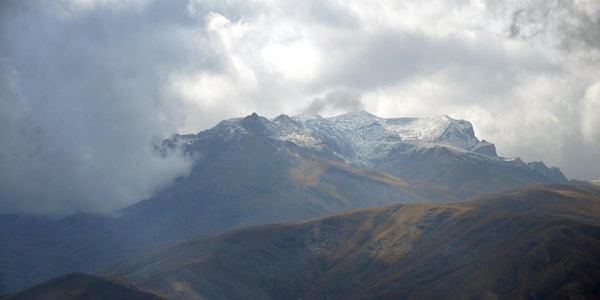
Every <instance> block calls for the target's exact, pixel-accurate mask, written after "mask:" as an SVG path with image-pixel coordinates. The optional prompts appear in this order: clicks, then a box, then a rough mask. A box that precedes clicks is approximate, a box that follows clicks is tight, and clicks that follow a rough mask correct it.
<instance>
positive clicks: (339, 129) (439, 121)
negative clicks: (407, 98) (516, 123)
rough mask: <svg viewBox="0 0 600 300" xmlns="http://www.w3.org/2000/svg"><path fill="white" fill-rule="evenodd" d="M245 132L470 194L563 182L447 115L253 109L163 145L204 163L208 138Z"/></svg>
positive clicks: (231, 139)
mask: <svg viewBox="0 0 600 300" xmlns="http://www.w3.org/2000/svg"><path fill="white" fill-rule="evenodd" d="M249 136H252V137H260V138H263V139H266V140H268V141H269V142H270V143H278V142H279V143H280V144H287V145H294V146H295V147H297V148H298V149H301V150H300V151H298V152H302V153H310V154H311V155H314V156H317V157H321V158H325V159H328V160H332V161H336V162H340V163H344V164H347V165H349V166H352V167H358V168H364V167H367V168H375V169H378V170H381V171H383V172H386V173H388V174H390V175H393V176H395V177H398V178H402V179H403V180H406V181H410V182H425V183H431V184H437V185H443V186H447V187H452V188H458V189H461V190H463V191H465V192H467V193H470V194H471V195H473V194H475V193H478V192H487V191H495V190H502V189H508V188H512V187H517V186H522V185H527V184H534V183H548V182H559V183H566V182H567V179H566V178H565V176H564V175H563V174H562V172H560V170H559V169H558V168H548V167H547V166H546V165H545V164H543V163H541V162H532V163H529V164H526V163H524V162H523V161H521V160H520V159H518V158H510V159H508V158H502V157H498V156H497V154H496V148H495V146H494V144H492V143H489V142H487V141H485V140H483V141H480V140H479V139H478V138H477V137H476V136H475V133H474V130H473V126H472V124H471V123H470V122H468V121H464V120H455V119H452V118H450V117H448V116H429V117H421V118H392V119H385V118H379V117H376V116H374V115H371V114H369V113H368V112H365V111H359V112H354V113H348V114H344V115H340V116H336V117H331V118H323V117H321V116H319V115H317V114H304V115H299V116H294V117H289V116H286V115H281V116H278V117H276V118H273V119H267V118H264V117H260V116H258V115H256V114H252V115H250V116H247V117H245V118H236V119H230V120H226V121H223V122H221V123H219V124H218V125H217V126H215V127H214V128H212V129H210V130H207V131H203V132H200V133H199V134H197V135H185V136H180V135H176V136H174V138H173V139H171V140H169V141H166V142H165V145H164V146H165V148H167V149H168V148H175V147H181V148H183V149H185V151H186V152H187V153H188V154H189V155H190V156H193V157H200V158H201V159H200V164H201V163H202V162H203V161H207V159H204V160H202V158H205V157H210V152H211V150H210V149H208V145H209V144H210V143H214V142H227V143H236V144H239V143H242V142H243V141H244V139H245V138H247V137H249ZM208 141H210V143H209V142H208ZM162 151H163V153H167V151H166V149H162ZM292 152H296V151H292Z"/></svg>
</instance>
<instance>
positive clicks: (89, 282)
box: [0, 273, 165, 300]
mask: <svg viewBox="0 0 600 300" xmlns="http://www.w3.org/2000/svg"><path fill="white" fill-rule="evenodd" d="M0 299H2V300H30V299H45V300H89V299H94V300H116V299H131V300H165V298H163V297H160V296H157V295H155V294H152V293H148V292H145V291H142V290H140V289H139V288H138V287H137V286H136V285H134V284H133V283H131V282H129V281H127V280H126V279H124V277H122V276H118V275H112V276H110V277H107V278H102V277H97V276H92V275H87V274H81V273H76V274H68V275H64V276H61V277H58V278H54V279H52V280H48V281H46V282H43V283H41V284H38V285H36V286H33V287H30V288H28V289H25V290H23V291H19V292H16V293H13V294H10V295H5V296H0Z"/></svg>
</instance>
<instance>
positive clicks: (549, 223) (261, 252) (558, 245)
mask: <svg viewBox="0 0 600 300" xmlns="http://www.w3.org/2000/svg"><path fill="white" fill-rule="evenodd" d="M564 188H565V189H567V188H568V187H564ZM561 189H562V187H561V186H553V187H547V188H546V189H545V190H542V192H541V193H538V196H535V195H534V194H535V193H537V191H536V190H532V191H530V193H532V195H531V197H533V198H530V199H538V198H539V197H545V195H546V194H545V192H546V191H547V190H552V191H556V190H561ZM596 192H597V191H595V190H586V189H579V188H576V189H575V191H572V193H575V194H561V195H562V196H561V197H558V198H550V199H549V200H548V201H549V204H548V206H547V207H549V209H548V210H546V209H545V208H544V207H541V208H540V209H539V210H537V211H528V210H527V209H523V210H521V211H519V213H515V212H512V211H510V209H506V208H505V207H502V205H501V204H496V205H492V206H489V205H487V206H486V205H482V204H481V203H485V202H471V203H465V204H458V205H455V204H452V205H444V204H404V205H400V204H397V205H391V206H385V207H380V208H371V209H365V210H360V211H353V212H347V213H342V214H337V215H333V216H330V217H324V218H321V219H315V220H311V221H305V222H300V223H288V224H277V225H267V226H261V227H254V228H249V229H243V230H239V231H234V232H230V233H227V234H223V235H220V236H217V237H214V238H211V239H207V240H191V241H188V242H184V243H181V244H178V245H176V246H173V247H170V248H167V249H163V250H160V251H156V252H154V253H151V254H149V255H147V256H145V257H143V258H141V259H139V260H137V261H135V262H133V263H132V264H131V265H129V266H127V267H126V268H125V269H124V270H121V271H123V272H125V273H126V274H127V276H129V277H130V278H131V279H132V280H134V281H136V282H138V283H139V284H140V285H141V286H144V287H146V288H149V289H152V290H154V291H156V292H159V293H161V294H165V295H168V296H170V297H172V298H173V299H193V298H194V297H197V299H441V298H444V297H446V298H447V299H486V298H487V299H519V298H522V299H548V298H549V299H565V298H568V297H575V296H581V297H583V298H582V299H588V298H589V299H593V298H594V297H596V298H597V297H598V296H600V256H598V253H599V251H600V227H598V226H595V225H591V224H585V223H582V222H579V221H576V220H574V219H571V218H568V217H564V216H561V215H565V216H567V215H571V213H570V212H569V213H563V212H564V211H567V210H564V209H557V207H559V208H560V206H557V205H551V203H550V202H552V203H557V204H558V203H568V202H569V199H573V198H577V199H579V198H586V199H588V200H590V201H594V202H595V203H596V204H597V205H600V198H599V197H598V196H596V195H595V193H596ZM496 196H497V197H498V198H497V199H496V200H495V201H496V203H498V202H500V201H501V199H500V196H499V195H496ZM507 201H508V202H507V203H510V202H511V200H507ZM522 201H530V200H527V199H524V200H522ZM572 205H573V206H578V205H580V204H579V202H577V201H573V202H572ZM577 210H578V208H576V207H572V208H570V211H577ZM540 211H541V212H543V214H539V212H540ZM530 212H533V213H538V214H539V215H540V216H541V215H544V217H540V216H535V215H533V214H530ZM576 218H578V217H576Z"/></svg>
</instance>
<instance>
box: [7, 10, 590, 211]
mask: <svg viewBox="0 0 600 300" xmlns="http://www.w3.org/2000/svg"><path fill="white" fill-rule="evenodd" d="M0 5H1V7H0V54H1V55H2V59H1V63H2V74H1V76H2V83H1V85H0V96H1V97H2V98H0V108H2V112H0V116H1V117H0V122H2V124H3V125H6V124H10V126H3V127H2V128H1V129H0V130H2V131H1V132H2V136H1V137H0V139H2V140H1V141H2V144H1V145H0V153H1V154H2V155H1V156H0V163H2V164H3V165H2V168H1V169H0V176H2V177H1V178H2V182H1V183H0V185H2V186H1V187H2V189H1V191H2V195H0V197H1V198H2V200H1V201H2V202H3V207H6V209H5V210H6V211H9V210H13V211H14V210H20V211H38V212H55V213H60V212H67V211H74V210H86V211H102V210H104V211H106V210H111V209H114V208H118V207H122V206H125V205H128V204H131V203H134V202H135V201H138V200H141V199H143V198H144V197H148V196H149V195H152V192H153V191H155V190H156V189H158V188H160V187H161V186H164V185H166V184H168V183H169V182H171V181H172V180H173V179H174V178H176V177H177V176H181V175H185V174H186V172H187V170H188V168H189V162H186V160H185V158H183V157H180V156H177V155H175V156H173V157H171V158H169V160H161V159H158V158H157V157H155V156H154V154H153V153H152V151H151V149H152V144H153V143H156V142H157V141H160V140H161V139H162V138H165V137H168V136H169V135H170V134H172V133H174V132H180V133H189V132H192V133H195V132H198V131H200V130H202V129H206V128H209V127H211V126H214V125H215V124H216V123H218V122H219V121H220V120H222V119H225V118H231V117H239V116H244V115H247V114H249V113H251V112H253V111H256V112H258V113H259V114H261V115H265V116H267V117H274V116H277V115H279V114H282V113H285V114H289V115H294V114H299V113H302V112H305V111H313V112H319V113H323V114H335V113H341V112H345V111H351V110H358V109H362V108H365V109H367V110H368V111H370V112H373V113H375V114H377V115H380V116H382V117H407V116H422V115H432V114H447V115H450V116H453V117H456V118H465V119H468V120H471V121H472V122H473V124H474V126H475V131H476V133H477V135H478V136H479V137H480V138H485V139H487V140H490V141H492V142H495V143H496V144H497V148H498V152H499V154H500V155H505V156H521V157H523V159H524V160H544V161H545V162H546V163H547V164H549V165H554V166H559V167H561V169H563V171H565V173H566V175H567V176H569V177H576V178H592V177H599V176H600V174H598V171H597V170H598V169H600V161H598V160H597V159H594V157H596V156H594V155H597V149H598V146H597V145H598V140H599V139H600V137H598V134H597V132H598V130H597V127H598V124H597V121H595V120H596V118H595V117H594V111H596V110H597V106H598V105H597V102H598V101H597V100H596V99H597V98H598V93H597V83H598V79H599V78H600V71H599V70H600V48H599V44H598V41H600V38H599V36H600V26H598V25H599V24H598V23H599V16H600V4H598V2H597V1H594V0H569V1H558V0H557V1H542V0H526V1H508V0H506V1H479V0H472V1H462V0H461V1H459V0H426V1H418V2H414V1H377V2H373V1H363V0H351V1H343V2H340V1H316V0H311V1H299V0H298V1H268V0H254V1H241V0H232V1H217V0H214V1H213V0H203V1H199V0H189V1H188V0H173V1H151V0H137V1H126V2H123V1H112V0H102V1H89V0H55V1H41V0H39V1H35V0H30V1H2V2H0ZM580 158H586V159H587V160H589V161H588V162H587V163H580V161H579V160H580Z"/></svg>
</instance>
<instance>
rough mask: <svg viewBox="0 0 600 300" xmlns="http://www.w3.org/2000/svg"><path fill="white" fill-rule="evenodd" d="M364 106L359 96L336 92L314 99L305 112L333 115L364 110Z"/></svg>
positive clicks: (343, 91) (351, 93) (347, 92)
mask: <svg viewBox="0 0 600 300" xmlns="http://www.w3.org/2000/svg"><path fill="white" fill-rule="evenodd" d="M364 106H365V105H364V104H363V103H362V101H361V99H360V95H359V94H357V93H355V92H352V91H345V90H336V91H332V92H329V93H327V94H326V95H325V96H324V97H318V98H315V99H313V100H312V102H310V104H309V105H308V107H307V108H306V110H305V111H304V112H305V113H318V114H323V113H324V114H326V115H331V114H339V113H340V112H352V111H358V110H362V109H363V108H364Z"/></svg>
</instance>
